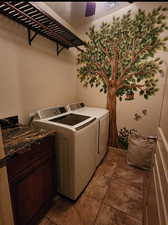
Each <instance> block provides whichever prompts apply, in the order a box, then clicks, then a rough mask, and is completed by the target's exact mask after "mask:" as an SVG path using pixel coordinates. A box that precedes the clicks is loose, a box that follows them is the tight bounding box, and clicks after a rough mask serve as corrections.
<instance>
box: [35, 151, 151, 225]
mask: <svg viewBox="0 0 168 225" xmlns="http://www.w3.org/2000/svg"><path fill="white" fill-rule="evenodd" d="M146 175H147V172H145V171H142V170H139V169H136V168H133V167H130V166H128V165H127V162H126V153H125V152H124V151H123V150H118V149H113V148H110V149H109V152H108V154H107V155H106V157H105V158H104V160H103V162H102V163H101V165H100V166H99V167H98V168H97V170H96V172H95V174H94V176H93V178H92V180H91V181H90V183H89V184H88V186H87V188H86V189H85V191H84V192H83V193H82V195H81V196H80V197H79V199H78V200H77V201H76V202H73V201H71V200H68V199H66V198H64V197H61V196H59V197H58V198H57V199H56V200H54V202H53V206H52V208H51V209H50V210H49V211H48V213H47V214H46V216H45V218H43V219H42V221H41V223H40V224H39V225H142V217H143V181H144V177H145V176H146Z"/></svg>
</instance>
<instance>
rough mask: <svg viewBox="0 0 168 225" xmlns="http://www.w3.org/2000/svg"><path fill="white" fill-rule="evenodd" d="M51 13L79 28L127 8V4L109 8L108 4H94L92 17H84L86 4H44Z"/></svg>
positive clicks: (116, 4) (117, 3) (121, 3)
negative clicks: (83, 24) (94, 9)
mask: <svg viewBox="0 0 168 225" xmlns="http://www.w3.org/2000/svg"><path fill="white" fill-rule="evenodd" d="M45 3H46V4H47V5H48V6H49V7H50V8H51V9H52V10H53V11H55V12H56V13H57V14H58V15H59V16H60V17H62V18H63V19H64V20H65V21H66V22H67V23H69V24H71V25H74V26H79V25H80V24H82V23H87V22H90V21H92V20H95V19H97V18H100V17H103V16H106V15H108V14H110V13H112V12H115V11H117V10H119V9H121V8H123V7H126V6H128V5H129V4H130V3H128V2H111V3H112V4H113V3H115V6H114V7H112V8H110V4H109V2H96V13H95V15H94V16H90V17H85V8H86V2H45Z"/></svg>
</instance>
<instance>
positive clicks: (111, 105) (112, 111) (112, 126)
mask: <svg viewBox="0 0 168 225" xmlns="http://www.w3.org/2000/svg"><path fill="white" fill-rule="evenodd" d="M116 106H117V98H116V96H115V95H111V94H110V91H109V93H108V94H107V109H108V110H109V139H108V144H109V146H114V147H117V146H118V131H117V118H116Z"/></svg>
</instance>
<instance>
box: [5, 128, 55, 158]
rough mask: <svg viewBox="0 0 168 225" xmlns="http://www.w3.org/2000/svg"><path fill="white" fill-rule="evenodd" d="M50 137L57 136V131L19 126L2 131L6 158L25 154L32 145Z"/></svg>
mask: <svg viewBox="0 0 168 225" xmlns="http://www.w3.org/2000/svg"><path fill="white" fill-rule="evenodd" d="M48 135H55V131H47V130H46V129H43V128H38V127H35V126H26V125H19V126H18V127H15V128H8V129H4V130H2V137H3V143H4V149H5V153H6V156H10V155H13V154H15V153H23V152H25V151H26V149H27V150H29V149H30V148H28V147H30V145H31V144H32V143H34V142H36V141H38V140H39V139H42V138H44V137H46V136H48Z"/></svg>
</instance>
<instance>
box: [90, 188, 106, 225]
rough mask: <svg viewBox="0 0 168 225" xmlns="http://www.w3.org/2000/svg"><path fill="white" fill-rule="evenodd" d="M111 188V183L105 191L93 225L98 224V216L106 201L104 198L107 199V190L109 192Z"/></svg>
mask: <svg viewBox="0 0 168 225" xmlns="http://www.w3.org/2000/svg"><path fill="white" fill-rule="evenodd" d="M109 188H110V187H109V185H108V188H107V190H106V193H105V195H104V198H102V200H101V203H100V207H99V209H98V211H97V215H96V217H95V220H94V222H93V225H95V224H96V220H97V218H98V216H99V213H100V210H101V208H102V205H103V201H104V199H105V197H106V195H107V192H108V189H109Z"/></svg>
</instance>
